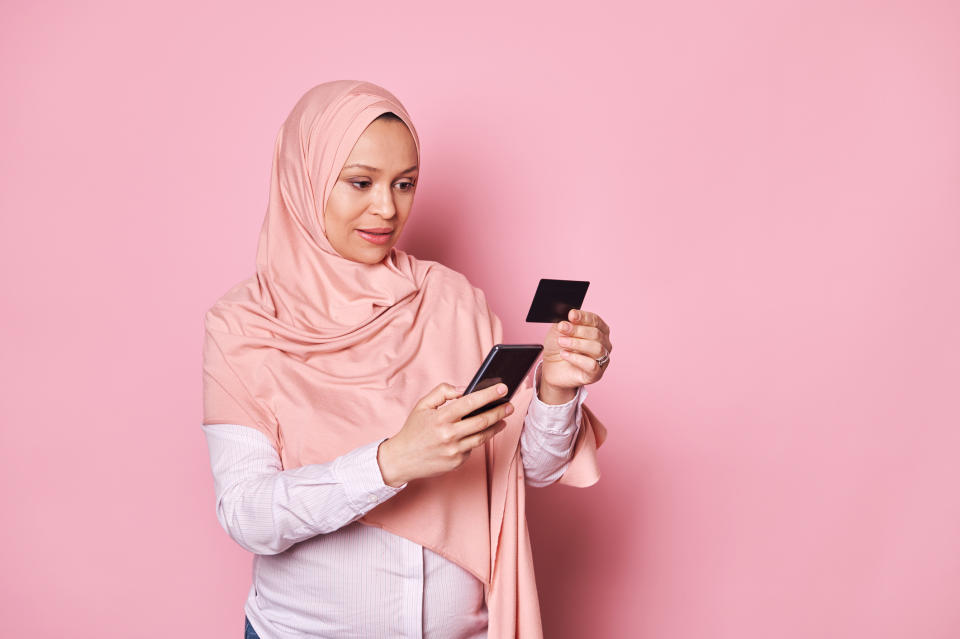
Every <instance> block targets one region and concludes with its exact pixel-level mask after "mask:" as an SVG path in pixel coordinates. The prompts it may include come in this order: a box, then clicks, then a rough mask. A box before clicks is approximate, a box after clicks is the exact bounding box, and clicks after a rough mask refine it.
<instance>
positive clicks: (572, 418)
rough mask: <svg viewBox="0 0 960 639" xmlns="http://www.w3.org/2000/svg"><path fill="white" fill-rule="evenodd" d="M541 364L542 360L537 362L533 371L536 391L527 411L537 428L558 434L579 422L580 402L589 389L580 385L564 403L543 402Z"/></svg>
mask: <svg viewBox="0 0 960 639" xmlns="http://www.w3.org/2000/svg"><path fill="white" fill-rule="evenodd" d="M542 364H543V360H540V361H539V362H537V368H536V369H535V370H534V373H533V380H534V384H535V388H536V392H535V393H534V394H533V399H531V400H530V407H529V408H528V409H527V412H528V413H529V415H530V417H531V419H532V421H533V423H534V424H535V425H536V426H537V429H538V430H541V431H544V432H547V433H554V434H560V433H563V432H564V431H566V430H567V429H568V428H569V427H570V426H571V424H577V425H579V424H580V416H581V414H582V412H583V408H582V404H583V402H584V401H585V400H586V399H587V395H588V394H589V391H587V389H586V387H585V386H580V387H579V388H578V389H577V394H576V395H574V396H573V399H571V400H570V401H568V402H566V403H565V404H547V403H545V402H544V401H542V400H541V399H540V383H539V379H540V366H541V365H542Z"/></svg>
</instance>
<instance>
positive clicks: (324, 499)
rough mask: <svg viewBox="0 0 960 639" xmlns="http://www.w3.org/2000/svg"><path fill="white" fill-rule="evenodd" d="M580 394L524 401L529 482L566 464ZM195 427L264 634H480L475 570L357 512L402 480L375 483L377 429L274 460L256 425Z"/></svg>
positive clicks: (254, 619)
mask: <svg viewBox="0 0 960 639" xmlns="http://www.w3.org/2000/svg"><path fill="white" fill-rule="evenodd" d="M534 379H536V377H535V378H534ZM586 395H587V390H586V389H585V388H581V389H580V390H579V392H578V394H577V396H576V397H574V399H572V400H571V401H570V402H567V403H566V404H561V405H549V404H544V403H543V402H541V401H540V399H539V398H538V397H536V396H534V398H533V399H532V400H531V402H530V406H529V408H528V410H527V414H526V416H525V418H524V425H523V430H522V432H521V436H520V451H521V456H522V458H523V468H524V474H525V478H526V479H525V481H526V483H527V484H529V485H532V486H546V485H548V484H551V483H553V482H555V481H556V480H557V479H559V478H560V476H561V475H562V474H563V472H564V470H565V469H566V466H567V464H568V463H569V460H570V457H571V454H572V451H573V444H574V442H575V441H576V436H577V432H578V431H579V426H580V415H581V405H582V403H583V401H584V399H586ZM203 430H204V432H205V433H206V436H207V443H208V446H209V449H210V464H211V468H212V470H213V476H214V483H215V490H216V512H217V519H218V520H219V521H220V524H221V526H223V528H224V529H225V530H226V531H227V533H228V534H229V535H230V536H231V537H232V538H233V539H234V540H235V541H236V542H237V543H238V544H239V545H240V546H242V547H243V548H245V549H246V550H249V551H250V552H252V553H254V558H253V583H252V584H251V587H250V592H249V595H248V596H247V600H246V603H245V605H244V611H245V613H246V615H247V618H248V619H249V620H250V623H251V625H252V626H253V628H254V629H255V630H256V631H257V634H259V635H260V638H261V639H294V638H298V639H299V638H302V637H331V638H333V637H336V638H338V639H339V638H347V637H416V638H421V637H422V638H426V639H435V638H443V639H473V638H480V637H486V628H487V610H486V606H485V604H484V599H483V584H482V583H481V582H480V581H479V580H478V579H477V578H476V577H474V576H473V575H472V574H470V573H469V572H467V571H466V570H464V569H463V568H461V567H460V566H458V565H457V564H455V563H453V562H451V561H449V560H447V559H445V558H444V557H441V556H440V555H437V554H436V553H433V552H431V551H430V550H429V549H428V548H423V547H422V546H420V545H419V544H416V543H414V542H412V541H410V540H408V539H405V538H403V537H400V536H398V535H394V534H393V533H390V532H387V531H385V530H383V529H381V528H378V527H375V526H364V525H363V524H361V523H359V522H357V521H356V520H357V519H359V518H360V517H362V516H363V515H364V514H366V513H367V511H369V510H371V509H372V508H373V507H375V506H376V505H378V504H380V503H382V502H384V501H386V500H387V499H389V498H390V497H392V496H393V495H395V494H397V493H398V492H399V491H401V490H403V488H404V487H405V486H406V484H404V486H400V487H397V488H394V487H391V486H388V485H386V484H384V483H383V477H382V475H381V473H380V466H379V465H378V463H377V448H378V446H379V445H380V443H381V441H383V440H382V439H381V440H377V441H373V442H370V443H368V444H365V445H363V446H360V447H359V448H356V449H354V450H352V451H350V452H347V453H345V454H344V455H341V456H340V457H337V458H336V459H333V460H331V461H329V462H327V463H323V464H308V465H306V466H302V467H300V468H292V469H289V470H282V469H281V463H280V458H279V456H278V454H277V451H276V449H275V448H274V447H273V445H272V444H271V443H270V441H269V440H268V439H267V437H266V435H264V434H263V433H261V432H260V431H258V430H256V429H254V428H250V427H248V426H241V425H237V424H211V425H206V426H203Z"/></svg>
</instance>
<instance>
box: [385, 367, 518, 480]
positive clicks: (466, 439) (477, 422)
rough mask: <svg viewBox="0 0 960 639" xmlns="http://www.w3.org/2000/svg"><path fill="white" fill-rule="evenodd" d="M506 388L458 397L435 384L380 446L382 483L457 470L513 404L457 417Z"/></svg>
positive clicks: (499, 425) (503, 424)
mask: <svg viewBox="0 0 960 639" xmlns="http://www.w3.org/2000/svg"><path fill="white" fill-rule="evenodd" d="M506 392H507V385H506V384H502V383H501V384H495V385H494V386H490V387H489V388H484V389H482V390H478V391H474V392H472V393H470V394H469V395H463V396H461V393H460V392H459V391H458V390H457V389H456V388H454V387H453V386H451V385H450V384H440V385H439V386H437V387H436V388H434V389H433V390H432V391H430V392H429V393H427V394H426V395H424V396H423V397H422V398H421V399H420V401H418V402H417V403H416V405H415V406H414V409H413V412H411V413H410V416H409V417H407V421H406V423H404V425H403V428H401V429H400V432H399V433H397V434H396V435H394V436H393V437H391V438H389V439H387V440H385V441H384V442H383V443H381V444H380V448H379V449H378V451H377V462H378V463H379V464H380V473H381V474H382V475H383V481H384V483H385V484H387V485H388V486H393V487H397V486H401V485H403V484H405V483H406V482H408V481H411V480H413V479H420V478H423V477H432V476H434V475H442V474H443V473H448V472H450V471H451V470H454V469H455V468H459V467H460V465H461V464H463V463H464V462H465V461H466V460H467V457H469V456H470V451H472V450H473V449H474V448H476V447H477V446H480V445H482V444H483V443H484V442H486V441H487V440H488V439H490V438H491V437H493V436H494V435H496V434H497V433H499V432H500V431H501V430H503V429H504V428H505V427H506V425H507V423H506V422H505V421H503V419H504V418H505V417H506V416H507V415H509V414H511V413H512V412H513V406H512V405H511V404H510V403H509V402H507V403H505V404H501V405H499V406H495V407H493V408H491V409H490V410H487V411H484V412H482V413H480V414H479V415H474V416H473V417H470V418H468V419H461V418H462V417H463V416H464V415H466V414H468V413H471V412H473V411H474V410H476V409H478V408H480V407H481V406H485V405H486V404H489V403H490V402H492V401H493V400H495V399H497V398H499V397H502V396H503V395H504V394H505V393H506ZM449 400H453V401H449ZM448 401H449V403H447V402H448Z"/></svg>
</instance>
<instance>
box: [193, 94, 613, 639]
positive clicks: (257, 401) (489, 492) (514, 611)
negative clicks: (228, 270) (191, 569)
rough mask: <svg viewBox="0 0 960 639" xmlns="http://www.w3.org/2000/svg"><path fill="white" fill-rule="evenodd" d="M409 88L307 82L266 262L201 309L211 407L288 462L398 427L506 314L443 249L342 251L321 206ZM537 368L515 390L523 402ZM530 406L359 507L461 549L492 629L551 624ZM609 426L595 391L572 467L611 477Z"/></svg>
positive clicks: (279, 182)
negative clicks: (329, 234)
mask: <svg viewBox="0 0 960 639" xmlns="http://www.w3.org/2000/svg"><path fill="white" fill-rule="evenodd" d="M387 111H391V112H393V113H395V114H396V115H397V116H398V117H400V119H401V120H402V121H403V122H404V124H406V126H407V128H408V129H409V130H410V133H411V135H412V136H413V139H414V141H415V143H416V147H417V154H418V157H419V155H420V142H419V138H418V137H417V133H416V129H415V128H414V126H413V123H412V122H411V120H410V117H409V115H408V114H407V111H406V109H404V107H403V105H402V104H401V103H400V101H399V100H398V99H397V98H396V97H395V96H393V94H391V93H390V92H388V91H386V90H385V89H383V88H381V87H378V86H376V85H374V84H371V83H368V82H361V81H354V80H338V81H334V82H327V83H324V84H320V85H318V86H315V87H313V88H312V89H310V90H309V91H307V92H306V93H305V94H304V95H303V97H301V98H300V100H299V101H298V102H297V104H296V105H295V106H294V108H293V110H292V111H291V113H290V115H289V116H288V117H287V119H286V121H285V122H284V124H283V126H282V127H281V129H280V132H279V134H278V136H277V140H276V144H275V145H274V157H273V164H272V170H271V178H270V195H269V200H268V205H267V212H266V216H265V219H264V222H263V226H262V227H261V231H260V238H259V242H258V246H257V259H256V274H255V275H254V276H252V277H250V278H248V279H246V280H244V281H242V282H240V283H238V284H237V285H236V286H234V287H232V288H231V289H230V290H229V291H227V293H225V294H224V295H223V296H222V297H221V298H220V299H219V300H218V301H217V302H216V303H215V304H214V305H213V306H212V307H211V308H210V309H209V310H208V311H207V312H206V315H205V317H204V324H205V326H204V328H205V335H204V344H203V423H204V424H214V423H232V424H241V425H245V426H249V427H251V428H256V429H257V430H259V431H261V432H263V433H264V434H265V435H266V436H267V437H268V438H269V440H270V441H271V443H272V444H273V445H274V447H275V448H276V450H277V452H278V454H279V456H280V459H281V462H282V465H283V468H284V469H292V468H298V467H300V466H304V465H306V464H314V463H324V462H328V461H331V460H333V459H335V458H336V457H339V456H340V455H343V454H344V453H346V452H349V451H350V450H353V449H354V448H356V447H358V446H361V445H363V444H367V443H370V442H371V441H376V440H379V439H382V438H384V437H390V436H392V435H394V434H396V433H397V432H398V431H399V430H400V428H401V427H402V426H403V424H404V422H405V421H406V418H407V416H408V415H409V413H410V411H411V410H412V409H413V406H414V404H415V403H416V402H417V401H418V400H419V399H420V398H421V397H423V396H424V395H425V394H426V393H427V392H428V391H430V390H431V389H432V388H433V387H434V386H436V385H437V384H439V383H441V382H448V383H451V384H463V383H466V381H468V380H469V379H470V378H471V377H472V375H473V373H474V372H475V371H476V369H477V367H478V366H479V365H480V363H481V361H482V360H483V357H484V356H485V355H486V353H487V351H489V350H490V348H491V347H492V346H493V345H494V344H496V343H500V342H501V340H502V337H503V335H502V327H501V324H500V321H499V319H498V318H497V316H496V315H495V314H494V313H493V312H492V311H491V310H490V308H489V306H488V305H487V303H486V299H485V297H484V295H483V292H482V291H480V289H477V288H475V287H474V286H472V285H471V284H470V282H469V281H468V280H467V279H466V278H465V277H464V276H463V275H461V274H460V273H457V272H456V271H453V270H451V269H449V268H447V267H445V266H443V265H441V264H439V263H437V262H432V261H426V260H418V259H416V258H414V257H413V256H411V255H409V254H407V253H405V252H404V251H401V250H399V249H396V248H394V249H392V250H391V251H390V253H389V254H388V255H387V257H386V258H385V259H384V260H383V261H382V262H380V263H377V264H372V265H371V264H362V263H359V262H354V261H352V260H349V259H346V258H344V257H342V256H341V255H339V254H338V253H337V252H336V250H335V249H334V248H333V247H332V246H331V245H330V243H329V241H328V240H327V238H326V234H325V231H324V227H323V209H324V206H325V204H326V201H327V199H328V197H329V194H330V191H331V189H332V188H333V186H334V184H335V183H336V180H337V179H338V176H339V173H340V170H341V168H342V167H343V164H344V163H345V161H346V158H347V156H348V155H349V154H350V152H351V151H352V149H353V146H354V144H355V143H356V141H357V140H358V139H359V137H360V135H361V134H362V133H363V131H364V130H365V129H366V127H367V126H368V125H369V124H370V123H371V122H372V121H373V120H374V119H376V118H377V117H378V116H379V115H381V114H383V113H385V112H387ZM533 393H534V390H533V387H532V384H531V382H530V381H529V379H528V380H527V381H526V383H525V385H524V386H523V387H522V388H521V389H520V390H519V391H518V392H517V394H516V395H515V396H514V399H513V404H514V406H516V407H517V408H523V409H525V408H526V406H527V405H528V403H529V401H530V399H531V398H532V396H533ZM524 414H525V410H517V411H515V412H514V413H513V415H510V416H509V417H508V418H507V428H505V429H504V430H503V431H501V432H500V434H498V435H497V436H496V437H494V438H493V439H492V440H491V441H490V442H488V443H487V444H485V445H484V447H483V448H482V449H477V450H474V451H473V453H472V454H471V455H470V456H469V457H468V458H467V461H466V462H465V463H464V464H463V465H462V466H460V467H459V468H457V469H456V470H454V471H452V472H449V473H446V474H444V475H440V476H437V477H431V478H427V479H421V480H415V481H411V482H409V483H408V485H407V487H406V488H404V490H403V491H401V492H399V493H398V494H396V495H395V496H394V497H392V498H391V499H389V500H388V501H386V502H384V503H382V504H380V505H379V506H377V507H376V508H374V509H373V510H371V511H369V512H368V513H367V514H366V515H365V516H364V517H362V518H361V519H360V520H359V521H360V522H361V523H363V524H366V525H371V526H378V527H381V528H383V529H385V530H388V531H390V532H392V533H395V534H397V535H400V536H403V537H405V538H407V539H410V540H411V541H414V542H416V543H418V544H421V545H423V546H425V547H428V548H430V549H431V550H433V551H434V552H436V553H438V554H440V555H443V556H444V557H446V558H448V559H450V560H451V561H454V562H456V563H457V564H459V565H460V566H462V567H463V568H464V569H466V570H468V571H470V572H471V573H472V574H474V575H475V576H476V577H477V578H478V579H480V580H481V581H482V582H484V585H485V593H486V598H487V606H488V612H489V623H490V628H489V631H488V636H489V637H490V638H491V639H498V638H505V637H514V636H516V637H522V638H524V639H527V638H529V637H540V636H542V632H541V629H540V617H539V607H538V602H537V593H536V583H535V581H534V575H533V558H532V554H531V550H530V542H529V536H528V533H527V528H526V519H525V514H524V480H523V464H522V461H521V460H520V453H519V438H520V430H521V428H522V426H523V418H524ZM605 436H606V430H605V428H604V427H603V425H602V424H601V423H600V422H599V421H598V420H597V419H596V417H595V416H594V415H593V413H592V412H591V411H590V410H589V409H588V408H586V406H584V410H583V423H582V424H581V428H580V434H579V435H578V439H577V442H576V444H575V452H574V459H573V461H572V462H571V463H570V466H569V467H568V470H567V471H566V472H565V474H564V476H563V477H561V479H560V483H566V484H570V485H574V486H588V485H590V484H592V483H594V482H595V481H596V480H597V479H598V478H599V472H598V469H597V464H596V448H597V447H598V446H599V445H600V444H601V443H602V442H603V439H604V438H605Z"/></svg>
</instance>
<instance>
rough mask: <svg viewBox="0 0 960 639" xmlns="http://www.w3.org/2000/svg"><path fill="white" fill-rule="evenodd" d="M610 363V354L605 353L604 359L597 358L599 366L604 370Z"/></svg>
mask: <svg viewBox="0 0 960 639" xmlns="http://www.w3.org/2000/svg"><path fill="white" fill-rule="evenodd" d="M609 361H610V353H604V354H603V356H602V357H598V358H597V366H599V367H600V368H603V366H604V364H606V363H607V362H609Z"/></svg>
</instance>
